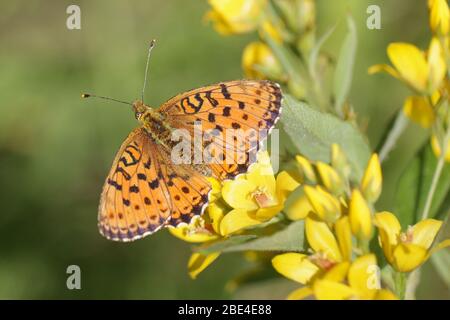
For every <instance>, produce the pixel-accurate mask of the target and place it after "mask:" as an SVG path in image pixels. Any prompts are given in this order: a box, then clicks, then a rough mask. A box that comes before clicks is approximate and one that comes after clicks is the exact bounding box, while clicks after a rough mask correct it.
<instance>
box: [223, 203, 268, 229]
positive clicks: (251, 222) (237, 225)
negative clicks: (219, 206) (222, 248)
mask: <svg viewBox="0 0 450 320" xmlns="http://www.w3.org/2000/svg"><path fill="white" fill-rule="evenodd" d="M260 223H261V221H259V220H257V219H256V218H254V217H252V216H251V215H250V214H249V212H248V211H246V210H243V209H234V210H231V211H230V212H228V213H227V214H226V215H225V217H223V219H222V221H221V222H220V234H221V235H223V236H226V235H229V234H231V233H234V232H236V231H239V230H241V229H244V228H247V227H250V226H255V225H258V224H260Z"/></svg>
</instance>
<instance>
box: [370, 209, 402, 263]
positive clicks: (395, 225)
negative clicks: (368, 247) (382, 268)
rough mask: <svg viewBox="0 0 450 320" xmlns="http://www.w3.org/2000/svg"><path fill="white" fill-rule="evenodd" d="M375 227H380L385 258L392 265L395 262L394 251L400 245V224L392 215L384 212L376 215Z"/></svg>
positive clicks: (379, 231)
mask: <svg viewBox="0 0 450 320" xmlns="http://www.w3.org/2000/svg"><path fill="white" fill-rule="evenodd" d="M375 225H376V226H377V227H378V233H379V237H380V242H381V247H382V248H383V252H384V256H385V257H386V259H387V260H388V261H389V262H390V263H392V262H393V261H394V257H393V249H394V246H396V245H397V244H398V237H399V235H400V231H401V226H400V222H398V219H397V217H396V216H395V215H393V214H392V213H390V212H388V211H383V212H379V213H377V214H375Z"/></svg>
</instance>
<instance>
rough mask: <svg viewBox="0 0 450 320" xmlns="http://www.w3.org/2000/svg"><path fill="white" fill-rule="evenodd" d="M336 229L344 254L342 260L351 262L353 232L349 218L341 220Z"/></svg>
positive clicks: (337, 222) (345, 217)
mask: <svg viewBox="0 0 450 320" xmlns="http://www.w3.org/2000/svg"><path fill="white" fill-rule="evenodd" d="M334 229H335V233H336V238H337V240H338V243H339V248H340V250H341V253H342V259H343V260H344V261H350V260H351V258H352V232H351V228H350V221H349V218H348V216H344V217H341V218H339V220H338V221H336V224H335V226H334Z"/></svg>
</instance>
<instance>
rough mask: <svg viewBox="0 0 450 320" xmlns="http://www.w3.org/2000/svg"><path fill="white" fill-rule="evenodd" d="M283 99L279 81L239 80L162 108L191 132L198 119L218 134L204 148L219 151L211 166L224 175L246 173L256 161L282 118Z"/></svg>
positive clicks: (181, 97)
mask: <svg viewBox="0 0 450 320" xmlns="http://www.w3.org/2000/svg"><path fill="white" fill-rule="evenodd" d="M281 98H282V94H281V90H280V87H279V86H278V84H276V83H273V82H270V81H256V80H237V81H229V82H224V83H219V84H216V85H211V86H207V87H203V88H199V89H195V90H192V91H189V92H186V93H184V94H181V95H178V96H175V97H173V98H172V99H170V100H169V101H167V102H166V103H165V104H163V105H162V106H161V108H160V112H161V113H162V114H163V115H164V116H165V118H166V119H167V121H168V122H169V123H171V125H172V126H173V127H174V128H184V129H187V130H188V131H189V132H190V133H191V135H193V134H194V133H193V130H194V124H196V123H197V124H198V123H199V124H201V128H202V130H203V131H205V132H207V131H208V130H210V131H211V132H213V133H212V135H215V136H216V137H215V138H213V139H211V140H209V141H208V140H207V139H206V140H205V141H204V145H203V147H204V148H207V147H216V148H215V149H217V150H219V151H217V152H216V153H220V155H218V156H217V157H213V160H214V161H212V163H211V165H210V166H211V170H212V172H213V175H214V177H216V178H218V179H220V180H224V179H231V178H233V177H235V176H236V175H238V174H240V173H244V172H246V171H247V170H248V167H249V166H250V165H251V164H252V163H253V162H254V161H255V160H256V156H255V155H256V151H257V150H258V148H259V147H260V145H261V143H262V141H264V139H265V138H266V137H267V135H268V133H269V132H270V130H271V129H272V128H273V126H274V125H275V123H276V121H277V120H278V118H279V115H280V112H281ZM242 133H243V134H242ZM240 135H241V137H239V136H240ZM230 151H231V153H230ZM230 154H231V157H229V155H230ZM227 156H228V157H227Z"/></svg>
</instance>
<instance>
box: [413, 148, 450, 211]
mask: <svg viewBox="0 0 450 320" xmlns="http://www.w3.org/2000/svg"><path fill="white" fill-rule="evenodd" d="M423 152H424V156H423V166H422V173H421V188H420V197H419V205H418V211H417V213H416V214H417V215H416V217H417V219H420V217H421V215H422V211H423V210H424V207H425V202H426V199H427V195H428V191H429V190H430V187H431V182H432V180H433V175H434V171H435V169H436V166H437V163H438V159H437V158H436V156H435V155H434V153H433V150H432V149H431V146H430V144H429V143H427V144H426V146H425V150H424V151H423ZM449 190H450V165H449V164H448V163H446V164H444V168H443V170H442V173H441V177H440V178H439V182H438V184H437V187H436V191H435V192H434V196H433V201H432V202H431V209H430V213H429V215H428V217H429V218H433V217H435V216H436V214H437V210H438V209H439V207H440V206H441V204H442V202H443V201H444V199H445V197H446V196H447V194H448V192H449Z"/></svg>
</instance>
